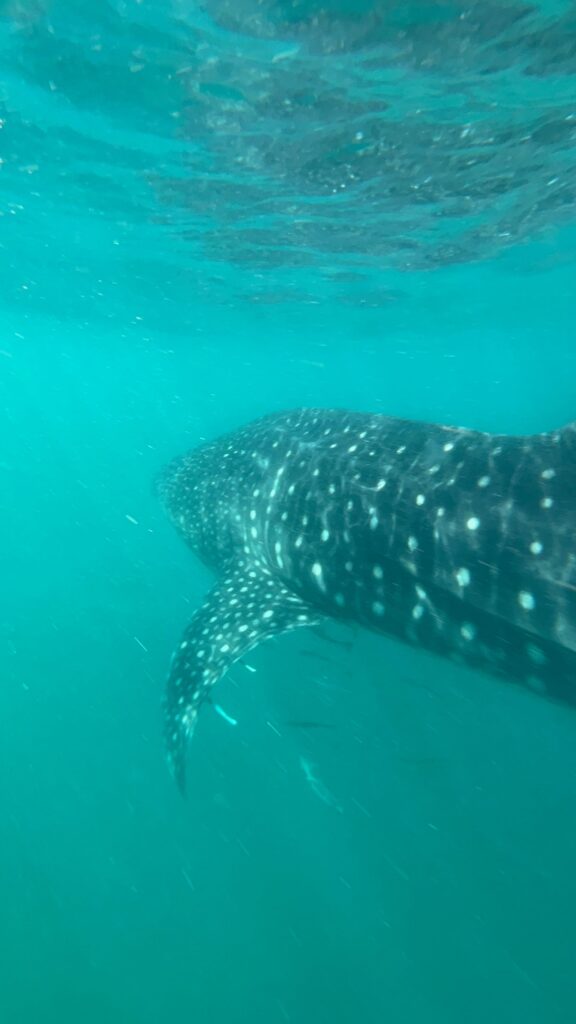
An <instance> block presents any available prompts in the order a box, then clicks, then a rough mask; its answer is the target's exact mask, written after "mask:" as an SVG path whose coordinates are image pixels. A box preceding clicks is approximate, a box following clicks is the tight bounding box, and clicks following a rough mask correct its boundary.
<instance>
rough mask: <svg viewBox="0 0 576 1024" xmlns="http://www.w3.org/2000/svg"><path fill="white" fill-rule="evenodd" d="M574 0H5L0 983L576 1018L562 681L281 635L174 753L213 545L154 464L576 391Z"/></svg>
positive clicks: (373, 1014) (187, 1014) (329, 1020)
mask: <svg viewBox="0 0 576 1024" xmlns="http://www.w3.org/2000/svg"><path fill="white" fill-rule="evenodd" d="M575 215H576V18H575V17H574V8H573V5H572V4H571V3H563V2H560V0H548V2H545V3H544V2H542V3H536V2H532V3H530V2H522V3H521V2H520V0H511V2H499V3H494V4H491V3H489V2H488V3H486V2H483V3H476V2H473V0H470V2H468V3H461V2H459V0H453V2H449V0H435V2H432V0H430V2H427V3H410V2H408V3H405V2H403V3H400V2H393V0H387V2H384V0H333V2H328V0H327V2H325V3H316V2H314V0H292V2H289V0H204V2H192V0H82V2H80V0H4V2H3V3H2V5H1V7H0V259H1V275H0V299H1V301H0V332H1V333H0V416H1V425H0V471H1V476H0V481H1V484H0V524H1V529H0V580H1V586H0V664H1V681H2V685H1V686H0V800H1V813H0V1020H2V1021H3V1022H4V1021H5V1022H6V1024H29V1022H36V1024H44V1022H46V1024H52V1022H58V1024H71V1022H83V1024H96V1022H104V1021H105V1022H110V1024H157V1022H161V1021H170V1020H177V1021H180V1022H182V1021H194V1022H196V1024H220V1022H224V1021H226V1022H227V1024H240V1022H242V1024H244V1022H246V1024H248V1022H250V1024H276V1022H280V1024H282V1022H292V1024H340V1022H349V1021H362V1024H376V1022H381V1021H383V1020H385V1021H388V1022H390V1024H415V1022H418V1024H460V1022H462V1021H466V1022H468V1024H485V1022H486V1021H488V1020H489V1021H492V1022H493V1024H504V1022H507V1021H509V1020H519V1021H520V1020H521V1021H522V1022H523V1024H542V1022H543V1021H546V1022H547V1024H559V1022H564V1021H566V1022H568V1021H573V1020H574V1019H575V1017H576V971H575V969H574V967H575V963H576V959H575V954H576V929H575V925H574V921H575V918H576V872H575V868H574V865H575V863H576V826H575V821H576V719H575V718H574V715H573V714H572V713H571V712H570V710H567V709H565V708H559V707H556V706H553V705H551V704H548V703H546V702H545V701H544V700H540V699H538V698H537V697H535V696H533V695H532V694H530V693H527V692H522V691H520V690H516V689H515V688H514V687H510V686H506V685H504V684H502V683H498V682H496V681H494V680H492V679H490V678H487V677H484V676H480V675H476V674H474V673H472V672H469V671H465V670H464V669H463V668H459V667H457V666H455V665H452V664H450V663H448V662H442V661H439V660H437V659H435V658H433V657H431V656H428V655H426V654H424V653H422V652H419V651H414V650H409V649H408V648H403V647H401V646H400V645H398V644H397V643H394V642H392V641H388V640H387V639H385V638H382V637H375V636H370V635H367V634H364V633H362V632H361V631H352V630H348V629H344V628H343V627H336V626H331V627H329V629H328V633H329V636H328V637H319V636H317V635H315V634H313V633H306V632H305V631H302V632H298V633H297V634H295V635H292V636H288V637H283V638H281V639H280V640H278V641H274V642H272V643H270V644H267V645H265V646H264V647H263V648H261V649H259V650H258V651H256V652H254V653H253V654H252V655H251V656H250V657H249V660H248V661H249V663H248V665H247V666H246V665H239V666H236V668H235V669H234V670H233V671H232V672H231V674H230V678H227V679H226V680H225V681H224V682H223V683H222V684H221V686H220V687H219V691H218V694H219V696H218V699H219V701H220V702H221V703H222V705H223V706H224V707H225V708H226V711H227V712H228V713H229V714H230V716H232V717H233V718H235V719H237V721H238V724H237V726H236V727H235V728H234V727H231V726H230V725H229V724H228V723H227V722H226V721H224V720H223V719H222V718H221V717H218V716H217V715H215V714H214V713H213V710H212V709H210V708H207V709H205V711H204V713H203V714H202V717H201V721H200V724H199V727H198V729H197V733H196V736H195V739H194V743H193V745H192V749H191V751H190V763H189V780H190V782H189V796H188V799H187V800H186V801H183V800H182V799H181V797H180V796H179V794H178V792H177V790H176V787H175V785H174V784H173V781H172V780H171V778H170V775H169V773H168V771H167V768H166V764H165V758H164V751H163V743H162V721H161V710H160V703H161V699H162V692H163V686H164V680H165V676H166V672H167V668H168V665H169V660H170V655H171V651H172V649H173V647H174V645H175V643H176V642H177V640H178V637H179V635H180V633H181V631H182V629H183V628H184V626H185V623H186V621H187V619H188V618H189V616H190V614H191V611H192V610H193V608H194V607H195V606H196V605H197V604H198V602H199V601H200V600H201V597H202V594H203V593H204V592H205V590H206V588H207V587H208V586H209V584H210V576H209V574H208V572H207V571H205V570H204V569H203V568H202V567H201V566H200V565H199V564H198V563H197V562H196V561H195V560H194V559H193V558H192V557H191V556H190V554H189V552H187V551H186V549H185V548H184V545H182V543H181V542H180V541H179V540H178V538H177V537H176V534H175V532H174V530H173V529H172V527H171V526H170V524H169V523H168V520H167V518H166V516H165V515H164V513H163V511H162V509H161V507H160V504H159V501H158V499H157V497H156V496H155V493H154V487H153V481H154V478H155V477H156V475H157V474H158V472H159V471H160V470H161V468H162V467H163V465H165V463H166V462H168V461H169V460H170V459H171V458H173V457H174V456H176V455H178V454H180V453H182V452H183V451H185V450H186V449H187V448H190V447H192V446H194V445H195V444H197V443H199V442H200V441H201V440H202V439H205V438H212V437H215V436H217V435H218V434H219V433H221V432H222V431H224V430H227V429H232V428H234V427H237V426H239V425H241V424H242V423H243V422H245V421H247V420H249V419H251V418H254V417H256V416H259V415H261V414H264V413H267V412H270V411H273V410H279V409H282V408H287V407H291V406H306V405H319V406H343V407H347V408H351V409H359V410H372V411H376V412H384V413H387V414H391V415H398V416H403V417H412V418H418V419H428V420H434V421H439V422H443V423H453V424H458V425H466V426H470V427H477V428H480V429H484V430H492V431H502V432H524V431H540V430H546V429H550V428H552V427H558V426H561V425H562V424H563V423H565V422H567V421H569V420H573V419H574V418H575V416H576V398H575V383H574V382H575V380H576V343H575V332H574V295H575V292H576V289H575V285H576V276H575V252H576V249H575V243H576V226H575V225H576V216H575Z"/></svg>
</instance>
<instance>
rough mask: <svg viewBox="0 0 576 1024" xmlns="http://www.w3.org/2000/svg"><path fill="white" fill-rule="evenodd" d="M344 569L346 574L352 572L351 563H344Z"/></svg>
mask: <svg viewBox="0 0 576 1024" xmlns="http://www.w3.org/2000/svg"><path fill="white" fill-rule="evenodd" d="M344 568H345V569H346V572H352V569H353V568H354V566H353V565H352V562H344Z"/></svg>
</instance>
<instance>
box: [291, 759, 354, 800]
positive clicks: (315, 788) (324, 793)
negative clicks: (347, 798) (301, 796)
mask: <svg viewBox="0 0 576 1024" xmlns="http://www.w3.org/2000/svg"><path fill="white" fill-rule="evenodd" d="M300 767H301V769H302V771H303V772H304V777H305V779H306V782H307V783H308V785H309V786H310V789H311V790H312V792H313V793H314V794H315V796H317V797H318V799H319V800H322V803H325V804H326V805H327V806H328V807H333V808H334V810H335V811H338V813H339V814H342V813H343V810H344V808H343V807H342V805H341V804H339V803H338V801H337V799H336V797H335V796H334V794H333V793H331V792H330V790H329V789H328V787H327V786H325V785H324V783H323V782H322V779H319V778H318V776H317V775H316V773H315V768H316V766H315V765H314V764H312V762H311V761H308V760H307V759H306V758H305V757H301V758H300Z"/></svg>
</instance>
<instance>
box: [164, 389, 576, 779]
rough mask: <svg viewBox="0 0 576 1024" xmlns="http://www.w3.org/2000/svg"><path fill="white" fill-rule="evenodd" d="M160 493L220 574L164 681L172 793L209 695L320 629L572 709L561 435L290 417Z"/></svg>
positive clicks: (575, 466)
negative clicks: (341, 626)
mask: <svg viewBox="0 0 576 1024" xmlns="http://www.w3.org/2000/svg"><path fill="white" fill-rule="evenodd" d="M159 491H160V494H161V497H162V499H163V502H164V504H165V506H166V508H167V510H168V513H169V515H170V517H171V519H172V521H173V523H174V525H175V526H176V528H177V530H178V531H179V533H180V534H181V535H182V537H183V538H184V540H185V541H186V542H187V544H188V545H189V546H190V547H191V548H192V550H193V551H194V552H195V553H196V555H197V556H199V557H200V558H201V559H202V561H203V562H205V563H206V564H207V565H208V566H210V567H211V568H212V569H213V570H214V571H215V572H216V573H217V575H218V581H217V583H216V585H215V587H214V589H213V590H212V591H211V592H210V593H209V595H208V596H207V598H206V600H205V602H204V604H203V605H202V606H201V607H200V608H199V609H198V610H197V611H196V613H195V614H194V615H193V617H192V620H191V622H190V623H189V625H188V628H187V629H186V631H185V633H184V636H183V638H182V640H181V642H180V644H179V646H178V648H177V650H176V652H175V654H174V657H173V661H172V666H171V670H170V674H169V678H168V685H167V697H166V702H165V722H166V740H167V747H168V756H169V762H170V766H171V769H172V772H173V774H174V776H175V778H176V780H177V782H178V785H179V787H180V789H181V790H182V791H184V789H185V775H186V748H187V743H188V740H189V738H190V736H191V734H192V732H193V729H194V726H195V723H196V719H197V717H198V712H199V709H200V706H201V704H202V703H203V701H204V700H206V699H207V698H208V696H209V694H210V691H211V688H212V686H213V685H214V684H215V683H216V682H217V681H218V679H220V678H221V677H222V676H223V675H224V673H225V672H226V671H227V670H228V668H229V667H230V666H231V665H232V664H233V662H234V661H236V660H237V659H238V658H240V657H242V656H243V655H245V654H246V652H247V651H248V650H250V649H251V648H252V647H255V646H256V645H257V644H259V643H261V642H262V641H263V640H265V639H267V638H269V637H271V636H275V635H278V634H280V633H283V632H286V631H287V630H291V629H295V628H297V627H299V626H309V625H314V624H318V623H319V622H321V621H322V620H324V619H325V618H327V617H328V618H336V619H343V620H348V621H352V622H355V623H359V624H360V625H362V626H364V627H366V628H367V629H371V630H375V631H377V632H383V633H387V634H389V635H391V636H394V637H397V638H399V639H401V640H403V641H405V642H408V643H411V644H414V645H417V646H419V647H423V648H426V649H427V650H430V651H433V652H436V653H437V654H439V655H444V656H447V657H458V658H460V659H461V660H464V661H465V662H466V663H467V664H469V665H471V666H473V667H477V668H480V669H484V670H486V671H488V672H491V673H493V674H496V675H498V676H501V677H504V678H507V679H510V680H512V681H515V682H517V683H521V684H523V685H525V686H528V687H531V688H532V689H535V690H537V691H539V692H541V693H542V694H544V695H545V696H548V697H549V698H551V699H554V700H560V701H563V702H565V703H571V704H576V423H572V424H570V425H568V426H567V427H565V428H564V429H562V430H558V431H555V432H552V433H547V434H538V435H533V436H526V437H508V436H503V435H493V434H487V433H480V432H477V431H472V430H465V429H456V428H452V427H444V426H437V425H434V424H428V423H420V422H416V421H409V420H400V419H392V418H389V417H386V416H381V415H370V414H366V413H357V412H348V411H340V410H330V409H299V410H296V411H293V412H285V413H278V414H275V415H271V416H267V417H265V418H264V419H261V420H258V421H257V422H255V423H252V424H249V425H248V426H245V427H244V428H242V429H240V430H238V431H237V432H235V433H232V434H229V435H227V436H225V437H223V438H221V439H219V440H216V441H214V442H211V443H208V444H205V445H203V446H202V447H200V448H198V449H196V450H194V451H192V452H191V453H190V454H188V455H185V456H184V457H183V458H180V459H178V460H176V461H175V462H174V463H172V464H171V465H170V466H169V467H168V468H167V469H166V470H165V471H164V473H163V475H162V477H161V480H160V482H159Z"/></svg>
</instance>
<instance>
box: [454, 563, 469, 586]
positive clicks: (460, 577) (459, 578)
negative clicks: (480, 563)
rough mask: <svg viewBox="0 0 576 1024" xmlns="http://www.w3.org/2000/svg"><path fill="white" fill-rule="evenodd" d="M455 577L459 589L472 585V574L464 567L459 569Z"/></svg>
mask: <svg viewBox="0 0 576 1024" xmlns="http://www.w3.org/2000/svg"><path fill="white" fill-rule="evenodd" d="M454 575H455V577H456V582H457V584H458V586H459V587H467V586H468V584H469V583H470V572H469V570H468V569H465V568H464V567H462V568H460V569H457V570H456V572H455V573H454Z"/></svg>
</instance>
